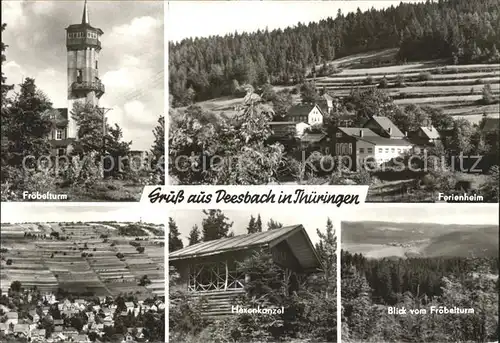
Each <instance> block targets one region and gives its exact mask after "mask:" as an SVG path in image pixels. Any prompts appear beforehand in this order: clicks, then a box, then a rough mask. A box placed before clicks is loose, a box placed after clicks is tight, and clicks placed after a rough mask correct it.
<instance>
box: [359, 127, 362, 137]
mask: <svg viewBox="0 0 500 343" xmlns="http://www.w3.org/2000/svg"><path fill="white" fill-rule="evenodd" d="M359 137H363V129H360V130H359Z"/></svg>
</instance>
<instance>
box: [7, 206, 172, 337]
mask: <svg viewBox="0 0 500 343" xmlns="http://www.w3.org/2000/svg"><path fill="white" fill-rule="evenodd" d="M12 205H15V206H12ZM23 205H29V203H11V204H2V212H3V213H2V223H1V230H0V236H1V250H0V257H1V258H0V259H1V260H0V267H1V273H0V281H1V282H0V288H1V293H2V294H1V297H0V341H2V342H5V343H8V342H9V343H14V342H15V343H22V342H40V343H44V342H78V343H85V342H165V306H166V304H165V268H164V266H165V253H164V251H165V222H166V220H165V219H164V217H163V216H162V215H158V214H156V213H155V212H153V211H147V210H144V209H142V207H140V206H139V204H129V205H122V206H99V207H98V206H96V205H94V206H92V205H88V206H50V207H49V206H36V207H33V206H31V207H29V206H23ZM40 205H41V204H40ZM5 211H8V212H5Z"/></svg>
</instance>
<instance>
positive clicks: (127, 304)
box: [125, 301, 135, 313]
mask: <svg viewBox="0 0 500 343" xmlns="http://www.w3.org/2000/svg"><path fill="white" fill-rule="evenodd" d="M125 307H126V308H127V310H126V313H131V312H133V311H134V307H135V305H134V303H133V302H132V301H127V302H125Z"/></svg>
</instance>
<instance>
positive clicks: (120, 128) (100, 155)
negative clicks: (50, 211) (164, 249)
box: [1, 0, 165, 202]
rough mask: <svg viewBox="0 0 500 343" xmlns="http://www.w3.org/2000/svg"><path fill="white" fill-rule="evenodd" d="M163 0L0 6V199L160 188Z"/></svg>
mask: <svg viewBox="0 0 500 343" xmlns="http://www.w3.org/2000/svg"><path fill="white" fill-rule="evenodd" d="M163 18H164V3H163V1H95V0H89V1H87V0H74V1H45V0H44V1H2V85H1V86H2V117H1V124H2V125H1V126H2V131H1V147H2V172H1V196H2V201H78V202H90V201H139V200H140V196H141V194H142V191H143V188H144V186H145V185H161V184H164V180H165V170H164V169H165V168H164V152H165V135H164V125H165V122H164V121H165V120H164V113H165V106H164V99H165V97H164V80H165V72H164V69H165V68H164V46H165V45H164V24H163Z"/></svg>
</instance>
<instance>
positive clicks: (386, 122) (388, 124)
mask: <svg viewBox="0 0 500 343" xmlns="http://www.w3.org/2000/svg"><path fill="white" fill-rule="evenodd" d="M372 120H373V121H374V122H375V123H377V124H378V125H379V126H380V127H381V128H382V129H384V130H385V131H386V132H389V129H391V136H394V137H398V136H399V137H404V134H403V133H402V132H401V130H400V129H398V127H397V126H396V125H394V123H393V122H392V121H391V120H390V119H389V118H387V117H380V116H373V117H372V118H371V119H370V120H368V121H367V122H366V123H365V126H366V124H367V123H369V122H370V121H372Z"/></svg>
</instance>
